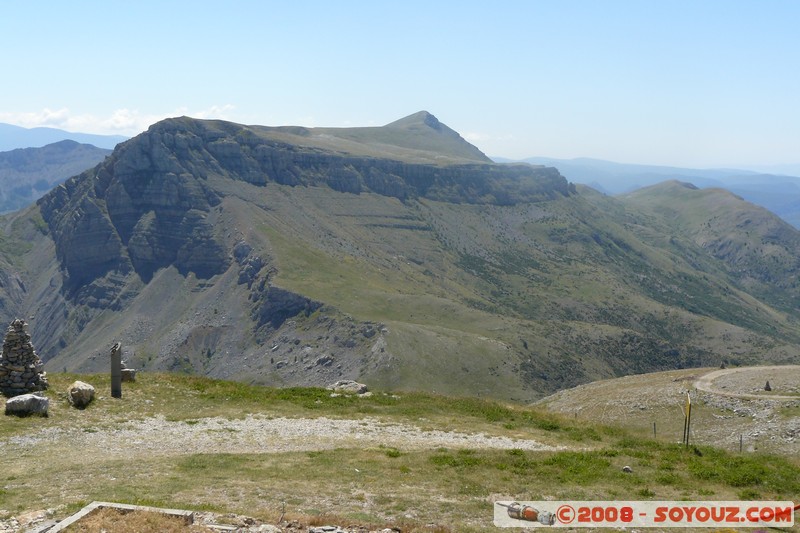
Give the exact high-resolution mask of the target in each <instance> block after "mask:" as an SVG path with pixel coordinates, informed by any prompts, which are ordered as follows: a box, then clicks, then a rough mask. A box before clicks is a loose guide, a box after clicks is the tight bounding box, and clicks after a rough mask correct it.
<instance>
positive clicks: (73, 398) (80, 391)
mask: <svg viewBox="0 0 800 533" xmlns="http://www.w3.org/2000/svg"><path fill="white" fill-rule="evenodd" d="M68 396H69V403H71V404H72V405H73V406H74V407H77V408H78V409H84V408H86V406H87V405H89V404H90V403H92V400H94V387H92V386H91V385H89V384H88V383H85V382H83V381H76V382H75V383H73V384H72V385H70V386H69V394H68Z"/></svg>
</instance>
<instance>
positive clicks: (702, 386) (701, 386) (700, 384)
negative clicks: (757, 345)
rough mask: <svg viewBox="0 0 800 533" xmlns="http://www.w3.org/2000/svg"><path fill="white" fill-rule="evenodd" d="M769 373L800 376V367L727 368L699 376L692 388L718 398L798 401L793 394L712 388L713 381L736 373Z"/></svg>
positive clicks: (796, 396)
mask: <svg viewBox="0 0 800 533" xmlns="http://www.w3.org/2000/svg"><path fill="white" fill-rule="evenodd" d="M770 371H774V372H782V373H789V372H791V373H797V374H798V375H800V365H783V366H748V367H742V368H727V369H723V370H715V371H713V372H709V373H708V374H705V375H703V376H701V377H700V378H699V379H698V380H697V381H695V382H694V386H695V388H696V389H697V390H700V391H703V392H708V393H711V394H718V395H720V396H727V397H729V398H741V399H746V400H791V401H796V400H800V394H795V395H793V396H786V395H778V394H749V393H742V392H729V391H723V390H720V389H718V388H715V387H714V386H713V384H714V380H716V379H718V378H721V377H723V376H728V375H731V374H737V373H753V372H758V373H760V374H763V373H764V372H770Z"/></svg>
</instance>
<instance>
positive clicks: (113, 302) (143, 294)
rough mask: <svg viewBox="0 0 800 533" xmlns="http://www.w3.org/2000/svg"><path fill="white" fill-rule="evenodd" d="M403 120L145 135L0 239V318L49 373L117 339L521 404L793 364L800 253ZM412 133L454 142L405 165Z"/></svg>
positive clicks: (239, 363)
mask: <svg viewBox="0 0 800 533" xmlns="http://www.w3.org/2000/svg"><path fill="white" fill-rule="evenodd" d="M412 117H414V118H412V119H409V120H407V121H406V122H405V123H402V122H401V124H400V126H398V125H397V124H395V126H393V127H388V126H389V125H387V126H384V127H381V128H363V129H362V128H352V129H344V130H336V131H335V133H337V134H338V135H339V137H336V136H335V135H333V134H331V133H330V130H325V129H308V128H297V127H281V128H272V127H266V126H244V125H240V124H234V123H229V122H224V121H202V120H196V119H189V118H186V117H181V118H176V119H168V120H165V121H162V122H159V123H158V124H155V125H153V126H152V127H151V128H149V129H148V131H147V132H145V133H143V134H141V135H139V136H137V137H135V138H134V139H131V140H129V141H126V142H125V143H122V144H120V145H119V146H118V147H117V148H116V150H115V151H114V153H113V154H112V155H111V156H110V157H109V158H107V159H106V160H105V161H104V162H102V163H101V164H99V165H98V166H96V167H94V168H93V169H91V170H87V171H85V172H83V173H81V174H80V175H78V176H75V177H73V178H70V179H69V180H67V181H66V182H65V183H64V184H62V185H60V186H58V187H57V188H56V189H55V190H53V191H52V192H50V193H48V194H47V195H46V196H44V197H43V198H42V199H41V200H40V201H39V202H38V203H37V204H36V205H34V206H31V207H29V208H28V209H26V210H24V211H21V212H17V213H14V214H12V215H7V216H6V217H4V218H2V219H0V220H2V224H0V227H2V229H3V232H2V234H0V267H1V268H0V272H2V275H3V279H1V280H0V281H1V283H0V318H5V319H7V318H11V317H14V316H28V317H32V318H30V319H29V321H30V324H31V328H30V329H31V333H32V335H33V337H34V343H35V345H36V346H37V349H38V351H39V353H40V354H41V355H42V357H43V359H44V360H45V361H46V365H47V367H48V368H49V369H51V370H53V369H63V368H66V369H68V370H78V371H97V370H100V369H103V368H105V366H106V363H107V354H106V353H105V351H106V347H107V346H109V345H110V344H111V343H112V342H116V341H121V342H122V343H123V344H124V345H125V346H126V350H127V353H126V358H127V359H128V361H129V363H130V364H131V365H132V366H136V367H138V368H143V369H146V370H172V371H183V372H191V373H198V374H205V375H209V376H214V377H222V378H233V379H240V380H244V381H249V382H254V383H265V384H272V385H292V384H302V385H309V384H311V385H325V384H328V383H329V382H332V381H335V380H337V379H360V380H363V381H366V382H368V383H370V384H373V385H374V386H379V387H384V388H391V389H415V388H416V389H424V390H435V391H438V392H442V393H452V394H473V395H484V396H495V397H501V398H504V399H511V400H515V401H530V400H533V399H535V398H538V397H541V396H542V395H544V394H546V393H548V392H552V391H554V390H558V389H560V388H565V387H568V386H572V385H576V384H579V383H583V382H586V381H591V380H593V379H597V378H599V377H611V376H615V375H624V374H630V373H640V372H646V371H652V370H665V369H673V368H678V367H691V366H701V365H705V366H709V365H719V364H721V363H722V362H727V363H730V364H744V363H753V362H757V361H765V362H766V361H769V362H774V363H786V362H796V360H797V353H798V348H800V335H798V333H797V332H796V328H795V324H796V321H797V320H798V318H799V317H798V316H797V311H796V309H797V306H794V304H795V303H796V302H797V301H799V300H798V291H799V289H798V287H796V286H795V284H794V283H793V282H792V279H793V278H792V277H791V276H792V272H793V271H794V269H795V268H796V266H795V265H794V263H793V262H791V261H790V260H789V259H788V258H790V257H791V253H790V252H792V251H794V252H797V253H796V254H795V255H797V256H798V257H800V244H798V242H797V231H796V230H793V229H792V228H791V227H788V226H787V227H783V226H781V231H776V230H773V229H770V228H772V227H773V225H774V224H775V222H774V220H775V217H774V216H773V215H771V214H770V213H768V212H767V211H765V210H763V209H761V208H758V207H756V206H754V205H752V204H749V203H747V202H743V201H741V200H737V199H736V198H732V197H726V199H725V202H728V203H727V204H726V205H727V211H729V212H730V215H729V216H726V217H720V218H719V219H715V221H714V223H715V224H716V225H717V227H716V228H715V231H714V232H713V234H710V233H708V232H707V231H706V230H703V228H705V227H706V226H703V224H704V223H707V222H708V220H704V219H702V218H698V219H697V220H694V219H693V220H692V221H690V222H691V224H687V225H680V224H678V225H676V224H675V223H674V220H672V219H671V217H672V215H670V213H667V212H666V211H665V210H664V209H665V207H668V206H670V205H672V204H673V203H675V202H676V201H683V202H684V203H688V200H692V201H693V202H695V203H697V202H699V201H700V200H698V199H697V198H701V197H702V195H708V194H709V193H708V192H705V191H702V190H693V189H691V188H686V187H685V186H680V187H678V188H677V189H675V188H674V187H671V186H666V187H665V188H664V189H663V190H651V191H644V192H642V193H640V194H639V195H638V197H636V198H612V197H608V196H604V195H602V194H599V193H597V192H596V191H593V190H591V189H588V188H585V187H582V186H579V187H576V186H575V185H573V184H571V183H569V182H568V181H567V180H566V179H565V178H564V177H563V176H562V175H560V174H559V172H558V171H557V170H556V169H554V168H550V167H542V166H532V165H527V164H518V165H505V164H503V165H501V164H493V163H491V162H482V161H477V160H475V159H468V158H464V157H463V156H461V155H460V154H461V153H462V152H461V151H462V150H463V149H465V147H464V145H463V144H462V141H463V139H461V138H460V136H458V137H455V136H453V135H452V134H449V133H448V129H449V128H447V129H446V126H445V125H443V124H441V125H440V127H439V129H438V130H437V129H434V128H431V126H430V125H429V124H427V125H426V120H427V121H428V122H431V121H432V120H431V119H430V117H432V115H430V116H429V114H416V116H414V115H412ZM407 118H408V117H407ZM402 120H403V119H401V121H402ZM437 122H438V120H437ZM411 126H413V127H414V128H421V130H420V131H421V133H420V132H417V133H414V134H413V135H419V136H421V138H423V139H425V138H429V137H430V136H437V135H440V134H441V132H445V134H446V136H447V138H446V141H447V142H446V143H445V144H444V145H437V146H433V147H429V149H428V150H427V153H424V154H422V155H421V156H420V158H419V159H417V158H416V157H412V156H411V154H417V155H419V154H421V153H422V152H424V151H421V150H416V149H409V148H408V145H409V143H408V137H407V134H408V130H407V127H411ZM387 129H388V130H392V131H389V133H388V134H387V133H386V130H387ZM398 131H400V132H401V133H402V134H401V135H400V136H397V132H398ZM320 133H322V135H329V136H330V137H333V139H332V140H331V138H326V137H322V138H321V139H319V138H315V136H317V137H318V134H320ZM375 134H377V137H374V135H375ZM456 135H457V134H456ZM434 138H438V137H434ZM293 139H300V140H298V142H297V143H292V142H290V141H291V140H293ZM392 139H394V140H396V141H397V143H398V145H399V146H394V145H387V141H391V140H392ZM343 141H346V142H343ZM463 142H466V141H463ZM348 143H350V144H348ZM467 144H468V143H467ZM345 146H351V147H354V148H353V151H352V152H347V151H344V150H343V148H344V147H345ZM376 146H379V148H376ZM386 146H389V148H386ZM442 146H444V147H445V148H442ZM379 154H383V155H384V157H377V156H378V155H379ZM390 156H391V157H395V159H391V158H390ZM437 156H443V157H437ZM445 162H446V163H445ZM681 194H686V195H689V196H688V199H687V198H683V197H682V196H681ZM741 217H744V218H741ZM672 218H674V217H672ZM747 218H749V219H750V220H751V225H752V227H751V228H749V230H750V233H749V234H748V233H747V229H745V230H744V231H742V228H739V227H738V225H739V224H740V223H741V222H742V221H743V220H746V219H747ZM756 227H758V228H763V231H762V230H759V231H753V229H754V228H756ZM774 227H777V226H774ZM700 230H703V231H705V233H704V232H699V231H700ZM707 235H708V237H709V238H708V239H707V240H704V239H705V238H706V236H707ZM712 237H713V245H708V242H711V241H712ZM768 239H772V240H773V241H775V242H776V243H777V245H778V246H784V247H786V248H787V250H789V252H787V253H786V254H784V255H780V256H779V257H780V261H775V262H774V263H770V264H769V269H767V270H766V271H762V270H763V269H762V265H760V264H759V263H758V262H755V263H754V262H753V261H752V258H753V257H756V256H754V255H753V254H752V253H750V252H749V251H748V249H750V248H757V247H758V246H762V247H763V246H764V245H765V243H766V241H767V240H768ZM726 243H731V244H730V245H729V244H726ZM732 245H735V246H733V248H732V249H736V250H740V251H741V252H737V253H733V254H726V253H720V250H727V249H728V248H727V247H728V246H732ZM745 252H746V253H745ZM773 278H780V279H782V280H786V283H785V284H783V285H780V286H778V285H776V284H775V283H774V281H773Z"/></svg>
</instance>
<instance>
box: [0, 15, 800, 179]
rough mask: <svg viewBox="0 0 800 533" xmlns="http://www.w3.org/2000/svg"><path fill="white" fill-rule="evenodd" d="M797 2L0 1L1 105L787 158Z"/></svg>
mask: <svg viewBox="0 0 800 533" xmlns="http://www.w3.org/2000/svg"><path fill="white" fill-rule="evenodd" d="M798 27H800V1H796V0H786V1H773V0H752V1H746V2H745V1H739V0H724V1H723V0H718V1H715V0H687V1H683V0H658V1H640V0H637V1H617V0H602V1H600V0H587V1H577V0H548V1H544V0H524V1H505V0H491V1H489V0H484V1H470V0H457V1H455V0H454V1H447V0H439V1H430V0H425V1H417V0H402V1H400V0H398V1H389V0H386V1H382V0H381V1H375V0H365V1H348V0H336V1H333V0H328V1H302V0H290V1H277V0H276V1H271V0H252V1H250V0H240V1H236V0H231V1H229V2H206V1H203V0H193V1H180V0H173V1H171V0H158V1H151V0H137V1H136V2H110V1H108V0H102V1H82V0H71V1H69V2H62V1H58V0H50V1H44V0H43V1H39V2H29V1H21V0H8V1H4V2H2V3H0V50H2V52H0V69H2V73H3V75H2V77H0V122H5V123H10V124H15V125H19V126H25V127H35V126H50V127H55V128H61V129H66V130H68V131H79V132H85V133H104V134H122V135H128V136H133V135H136V134H138V133H140V132H142V131H144V130H146V129H147V127H148V126H149V125H150V124H152V123H154V122H157V121H158V120H161V119H163V118H166V117H171V116H180V115H188V116H192V117H196V118H219V119H224V120H231V121H234V122H239V123H243V124H260V125H269V126H280V125H301V126H310V127H313V126H326V127H350V126H380V125H383V124H387V123H389V122H392V121H394V120H397V119H399V118H402V117H404V116H407V115H410V114H412V113H415V112H417V111H421V110H427V111H429V112H431V113H433V114H434V115H436V117H437V118H438V119H439V120H440V121H442V122H444V123H445V124H447V125H448V126H450V127H451V128H453V129H455V130H456V131H458V132H459V133H460V134H461V135H462V136H463V137H464V138H466V139H467V140H469V141H470V142H472V143H473V144H475V145H476V146H477V147H478V148H480V149H481V150H482V151H483V152H484V153H486V154H487V155H490V156H493V157H506V158H511V159H522V158H525V157H531V156H546V157H554V158H575V157H592V158H598V159H606V160H612V161H618V162H624V163H640V164H658V165H672V166H688V167H697V168H709V167H728V168H734V167H735V168H756V167H759V169H764V168H767V167H769V168H776V169H777V168H779V167H781V166H790V165H794V166H796V167H797V168H800V31H798Z"/></svg>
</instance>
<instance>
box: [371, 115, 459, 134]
mask: <svg viewBox="0 0 800 533" xmlns="http://www.w3.org/2000/svg"><path fill="white" fill-rule="evenodd" d="M415 126H417V127H418V126H427V127H429V128H431V129H433V130H436V131H442V129H443V128H447V129H448V130H450V128H448V127H447V126H445V125H444V124H442V123H441V122H439V119H438V118H436V117H435V116H433V115H432V114H431V113H429V112H427V111H417V112H416V113H414V114H412V115H408V116H407V117H404V118H401V119H400V120H395V121H394V122H390V123H389V124H387V125H386V126H384V127H385V128H404V129H413V128H414V127H415ZM450 131H453V130H450Z"/></svg>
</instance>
